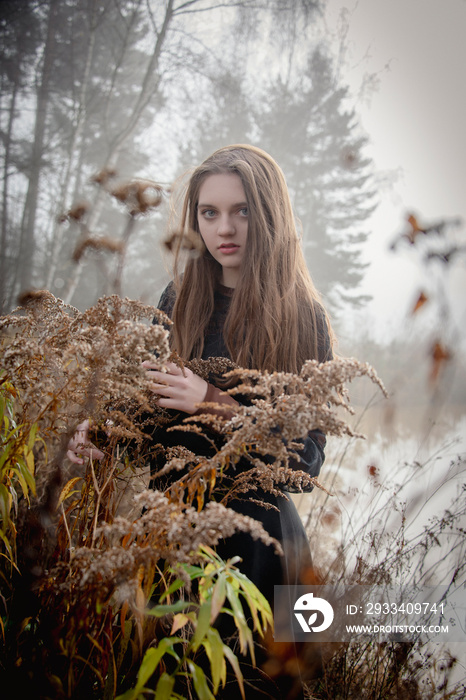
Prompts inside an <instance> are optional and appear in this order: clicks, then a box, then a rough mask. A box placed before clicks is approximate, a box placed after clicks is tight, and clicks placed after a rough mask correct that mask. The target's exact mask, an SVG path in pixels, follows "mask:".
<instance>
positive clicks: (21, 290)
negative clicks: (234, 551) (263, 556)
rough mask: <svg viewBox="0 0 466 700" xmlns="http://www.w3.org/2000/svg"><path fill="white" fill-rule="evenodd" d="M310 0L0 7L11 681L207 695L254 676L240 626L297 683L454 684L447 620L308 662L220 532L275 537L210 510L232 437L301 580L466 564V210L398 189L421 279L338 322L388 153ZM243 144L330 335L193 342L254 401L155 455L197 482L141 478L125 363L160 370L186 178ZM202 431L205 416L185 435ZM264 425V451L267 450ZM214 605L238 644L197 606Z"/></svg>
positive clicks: (335, 691) (439, 571) (3, 601)
mask: <svg viewBox="0 0 466 700" xmlns="http://www.w3.org/2000/svg"><path fill="white" fill-rule="evenodd" d="M324 7H325V0H282V1H280V0H231V1H229V0H226V1H224V2H220V1H218V0H102V1H101V2H95V1H94V0H61V1H60V0H4V1H3V2H2V3H1V7H0V31H1V43H0V104H1V110H0V134H1V143H2V162H1V168H2V170H1V178H0V179H1V183H2V193H1V206H0V211H1V253H0V266H1V267H0V304H1V314H2V316H1V318H0V334H1V335H0V343H1V366H0V442H1V453H0V587H1V588H0V592H1V595H0V614H1V617H0V645H1V648H2V651H1V654H0V656H1V661H0V679H1V682H2V686H5V687H6V683H7V681H8V682H9V683H10V685H11V687H12V692H14V696H15V697H16V696H17V695H18V694H20V693H21V692H23V693H24V694H28V693H29V694H30V695H31V694H32V693H35V694H34V695H31V696H34V697H38V698H44V699H45V698H60V699H61V698H81V697H83V698H84V697H86V698H97V699H101V698H102V699H103V698H105V699H111V698H117V699H119V700H128V699H129V698H149V697H153V696H155V697H156V698H158V699H162V698H177V697H198V698H201V699H204V698H212V697H215V696H216V695H217V693H220V692H221V689H222V688H223V686H224V685H225V682H226V679H227V678H228V679H229V680H231V677H233V678H234V681H235V682H236V683H237V684H238V695H239V696H241V695H242V696H243V697H246V698H247V688H246V691H245V686H244V679H243V670H242V669H243V665H242V662H241V659H242V657H245V656H247V655H248V654H249V655H250V656H252V658H254V643H253V638H254V637H255V636H260V637H261V639H262V642H263V644H264V646H265V648H266V649H267V650H268V653H269V666H268V668H269V669H272V673H273V674H275V676H274V677H277V678H281V677H285V676H286V677H288V676H289V677H290V678H291V679H292V680H293V682H295V683H297V682H299V683H301V682H304V684H305V689H306V697H308V698H315V699H316V700H317V699H324V698H328V699H330V698H374V699H375V698H420V699H423V698H432V699H434V698H435V699H437V698H438V699H439V700H440V698H458V699H459V698H461V697H464V692H465V685H464V683H465V677H466V673H465V664H464V652H462V651H461V649H462V648H463V646H464V645H462V644H461V643H460V644H459V645H458V644H457V645H456V646H455V642H453V643H452V644H450V645H448V644H446V645H439V644H437V645H432V644H429V643H428V642H426V640H425V639H423V638H422V637H420V636H419V637H415V638H413V639H412V640H411V641H410V642H409V643H408V642H406V641H402V642H400V641H399V640H397V639H391V640H390V641H389V642H386V641H383V640H382V641H380V640H379V641H378V640H371V641H367V640H365V641H361V639H360V638H359V639H358V638H357V637H355V638H354V639H352V640H351V641H350V642H347V643H346V642H345V643H341V644H336V645H335V644H334V645H328V647H326V648H324V649H323V651H322V654H323V657H322V658H323V661H322V667H323V673H322V675H321V676H320V677H319V678H318V679H317V680H316V679H315V678H314V677H313V672H312V670H313V667H314V664H315V658H314V654H315V650H314V649H313V645H312V644H304V645H303V646H302V648H300V652H299V655H298V657H297V660H295V666H294V667H293V664H292V663H291V662H290V658H291V652H290V649H289V647H288V646H287V645H286V644H282V645H281V646H279V645H277V644H275V645H272V644H271V636H270V635H271V629H272V626H273V618H272V612H271V610H270V607H269V606H268V604H267V601H266V600H265V599H264V597H263V596H261V594H260V592H259V591H258V590H257V589H256V588H255V587H254V586H253V584H252V583H251V582H250V581H248V579H246V578H245V577H244V576H243V575H242V574H241V571H240V569H239V568H238V567H237V566H236V564H237V563H238V562H235V561H229V562H224V561H222V560H220V559H219V558H218V557H217V556H216V553H215V545H216V544H217V542H218V540H219V538H221V537H227V536H228V535H229V534H230V533H232V532H235V531H238V530H240V531H244V532H249V533H250V534H251V536H252V537H256V538H262V539H263V541H267V533H266V532H265V531H264V530H263V529H262V528H261V527H260V526H259V525H258V523H257V522H254V521H253V522H249V521H248V520H247V519H244V520H239V521H238V518H237V516H236V515H235V514H234V513H233V511H231V509H229V508H228V500H229V498H230V497H231V493H233V492H235V490H236V491H237V490H238V489H239V490H241V488H242V482H241V478H240V477H239V476H238V478H237V479H236V480H232V481H229V480H228V479H227V478H225V476H224V469H225V468H226V467H228V466H231V465H233V466H234V465H235V464H236V463H237V461H238V459H239V455H241V456H245V458H246V459H249V460H250V470H249V472H248V479H250V480H251V481H252V482H254V483H255V482H257V483H258V484H260V485H261V486H262V487H265V488H269V489H272V490H273V489H277V488H281V487H285V488H286V486H288V487H290V491H292V492H294V493H293V495H288V496H287V497H289V498H292V499H293V500H294V501H295V503H296V505H297V506H298V508H299V512H300V514H301V516H302V519H303V522H304V523H305V526H306V530H307V533H308V535H309V539H310V542H311V548H312V550H313V557H314V562H315V565H314V567H313V570H312V571H310V572H309V582H310V583H313V584H324V583H325V584H335V585H336V584H337V583H338V582H341V581H344V582H345V584H347V585H348V586H349V585H354V584H358V585H365V586H368V587H371V586H381V585H396V584H399V585H401V583H403V584H405V585H409V586H412V587H413V588H415V587H419V586H431V587H433V588H435V587H436V586H443V587H445V589H446V590H447V593H446V595H447V597H448V595H451V596H452V598H453V599H455V594H456V593H457V591H459V590H460V589H461V587H462V586H464V584H465V562H466V556H465V554H466V552H465V538H464V532H465V527H466V521H465V515H466V506H465V499H464V489H465V484H464V481H465V479H464V476H465V461H464V450H465V446H464V434H465V433H464V427H465V418H464V406H465V394H464V386H465V379H466V369H465V365H464V360H463V359H462V357H461V352H460V349H461V347H462V346H463V345H464V329H462V328H461V327H460V326H459V325H458V324H457V322H456V320H455V315H454V313H453V311H452V300H451V296H450V287H449V279H450V275H451V271H452V269H453V267H454V266H456V265H461V260H462V259H461V256H462V254H463V253H464V250H465V246H464V244H463V242H462V240H463V238H464V224H463V222H461V221H460V220H459V219H455V218H451V219H445V218H443V219H442V218H439V219H438V220H437V221H422V220H421V219H420V217H418V216H414V215H413V214H410V213H409V212H407V214H406V221H405V228H404V229H403V230H399V231H397V230H396V222H394V236H393V244H392V253H393V255H394V256H403V255H406V254H407V253H408V252H409V254H411V255H414V256H417V257H416V260H417V265H418V267H419V270H420V272H421V276H422V278H423V279H425V288H423V289H420V290H419V297H418V298H417V299H415V300H414V302H413V300H410V299H407V300H406V315H407V328H406V329H404V332H403V334H401V333H400V335H399V336H398V337H390V338H387V340H386V342H384V343H383V342H381V341H380V340H376V339H374V338H373V337H370V336H368V335H367V333H366V332H365V331H361V333H354V334H349V333H348V325H347V322H348V319H349V318H351V316H352V315H353V314H355V313H356V312H357V313H361V312H362V313H363V312H364V309H365V305H366V304H367V302H368V297H367V293H365V292H363V291H362V281H363V279H364V276H365V274H366V271H367V268H368V266H369V265H370V261H368V260H367V257H366V256H365V253H364V251H365V247H364V246H365V244H366V242H367V241H368V240H369V238H370V237H371V236H373V235H376V232H374V231H372V230H371V215H372V214H373V212H374V211H375V210H376V208H377V206H378V204H379V199H380V187H381V185H380V183H381V181H382V182H383V174H380V173H378V172H377V170H376V167H375V164H374V163H373V162H372V160H371V158H370V156H369V155H368V149H367V144H368V137H367V134H365V132H364V130H363V129H362V127H361V124H360V122H359V119H358V114H357V111H356V109H355V106H354V102H353V100H352V95H351V92H350V90H349V87H348V86H347V85H345V83H344V81H342V79H341V72H340V66H339V57H338V56H336V55H335V51H334V46H333V47H331V46H330V42H329V40H328V37H327V36H326V34H325V31H324V29H323V24H322V13H323V10H324ZM339 40H340V42H341V44H342V46H343V44H344V41H345V37H344V33H343V32H342V35H341V37H340V38H339ZM342 55H343V51H342ZM368 89H370V88H369V87H368ZM233 143H250V144H254V145H257V146H260V147H261V148H263V149H265V150H266V151H267V152H268V153H270V154H271V155H272V157H273V158H274V159H275V160H276V161H277V162H278V163H279V164H280V166H281V167H282V169H283V171H284V174H285V177H286V181H287V183H288V186H289V189H290V193H291V197H292V201H293V207H294V211H295V215H296V220H297V226H298V230H299V233H300V235H301V240H302V246H303V251H304V254H305V258H306V262H307V265H308V267H309V270H310V272H311V275H312V278H313V280H314V282H315V284H316V287H317V288H318V289H319V291H320V292H321V295H322V299H323V301H324V303H325V305H326V307H327V308H328V309H329V312H330V315H331V318H332V323H333V325H334V328H335V330H336V335H337V338H339V343H338V345H337V353H338V354H337V356H336V358H335V360H333V361H332V362H330V363H325V366H322V367H320V366H316V365H315V364H306V365H305V367H303V370H302V371H301V373H300V374H298V375H287V376H283V377H282V376H278V375H277V376H274V375H267V374H265V375H263V376H258V375H253V374H251V373H248V372H247V371H245V370H240V369H239V368H237V367H235V366H233V365H229V364H228V363H227V364H225V363H222V362H220V361H219V362H215V361H209V362H207V363H205V364H202V362H200V364H199V363H198V364H197V365H196V364H195V361H193V362H194V365H193V370H195V371H196V372H198V373H200V374H201V376H205V377H209V376H211V375H212V374H222V373H224V372H232V373H233V374H235V373H236V377H237V379H238V381H239V382H241V384H240V387H241V389H242V391H243V392H246V393H249V395H250V397H251V405H250V406H248V407H245V408H244V411H243V412H240V414H239V415H238V416H237V423H236V426H239V427H236V429H235V430H234V431H233V432H232V431H231V426H230V425H229V424H228V421H227V420H225V421H223V423H222V421H221V420H220V419H218V421H219V423H218V425H217V424H216V429H217V430H221V431H222V430H223V431H224V432H225V434H227V435H228V436H229V439H228V440H226V442H225V445H224V446H223V447H222V449H221V450H219V451H218V453H217V455H216V457H215V459H212V460H205V459H203V458H202V457H201V456H199V455H186V454H185V453H184V452H183V451H182V449H178V450H177V449H176V448H169V452H167V455H166V457H167V467H166V468H167V470H170V469H171V470H178V471H180V473H183V474H184V473H185V472H184V471H183V470H187V471H188V472H189V473H190V478H187V477H186V478H184V477H183V478H180V479H179V481H178V482H177V488H176V489H172V490H168V491H167V492H158V491H153V490H151V489H150V490H149V489H148V488H147V487H148V482H149V475H148V468H147V460H148V453H149V449H150V448H149V446H148V443H147V440H146V436H145V431H146V430H147V428H148V426H152V428H153V426H157V425H160V424H163V425H165V424H166V422H167V420H168V419H167V416H166V414H164V412H163V411H160V410H157V407H156V406H155V405H154V403H153V402H152V403H151V400H150V395H149V392H148V390H147V385H146V384H145V382H146V381H147V380H145V378H144V376H143V373H142V370H141V367H140V363H141V362H142V361H143V360H147V359H148V358H149V357H152V356H153V353H154V349H155V350H156V351H157V358H158V361H159V362H160V366H161V367H162V366H163V363H164V362H165V363H166V362H167V361H168V360H169V359H170V349H169V346H168V334H167V331H166V329H165V328H164V327H163V325H161V324H153V323H151V321H152V319H153V318H154V316H155V317H157V316H158V312H157V310H156V308H155V307H156V305H157V302H158V300H159V297H160V294H161V292H162V290H163V289H164V288H165V286H166V283H167V281H168V280H169V279H170V264H171V250H172V247H173V241H174V240H175V239H176V237H177V235H178V232H177V231H176V229H175V228H174V226H173V223H172V222H173V210H174V208H175V207H176V205H177V204H178V202H177V201H176V196H177V193H178V191H179V190H180V189H181V188H182V185H183V183H184V181H185V180H186V177H187V176H188V175H189V172H190V170H191V169H192V168H193V167H194V166H195V165H197V164H198V163H200V162H201V161H202V160H203V159H204V158H205V157H206V156H208V155H209V154H210V153H212V152H213V151H214V150H215V149H216V148H219V147H221V146H224V145H227V144H233ZM327 365H328V366H327ZM310 387H312V389H311V388H310ZM232 394H233V395H234V390H232ZM258 396H260V401H259V398H258ZM277 396H285V397H286V399H287V401H286V402H285V406H286V410H285V409H284V408H283V405H284V404H283V403H282V404H280V403H279V402H278V401H277ZM261 402H262V403H261ZM264 405H265V406H266V408H265V409H264ZM148 414H150V416H151V417H150V419H148V418H147V415H148ZM298 415H299V421H298V419H297V416H298ZM83 420H90V424H91V427H92V435H93V440H94V441H95V443H96V444H98V445H100V446H105V454H106V457H105V459H104V461H103V462H102V464H97V463H93V462H92V460H91V461H90V463H89V464H88V465H87V468H86V469H85V470H83V469H79V468H77V467H76V465H72V464H70V463H69V462H68V461H67V460H66V446H67V444H68V441H69V440H70V438H71V437H72V436H73V434H74V431H75V430H76V427H77V426H78V425H79V424H80V423H81V422H82V421H83ZM303 422H304V423H305V424H306V425H310V424H312V425H313V426H315V427H317V428H319V429H321V430H322V431H323V432H325V433H326V435H327V437H328V448H327V457H326V462H325V467H324V469H323V471H322V474H321V475H320V477H319V479H318V480H311V481H309V479H308V480H306V478H305V477H299V478H297V477H296V475H294V476H293V475H291V474H290V470H289V469H288V467H289V460H290V459H292V457H293V442H292V440H290V444H289V445H287V446H285V445H284V444H283V443H282V442H280V441H277V440H276V439H275V438H274V429H275V427H276V425H277V424H280V425H282V426H283V428H282V429H283V431H284V434H286V435H288V434H289V436H290V438H291V437H293V439H297V438H298V437H303V435H304V433H303V428H302V424H303ZM257 424H260V425H261V431H257V430H256V428H255V426H256V425H257ZM208 427H209V420H208V419H207V418H205V417H204V419H203V420H202V417H201V419H199V420H198V421H191V422H189V421H188V422H187V427H186V430H193V431H196V430H200V431H202V430H205V429H206V428H208ZM287 431H288V432H287ZM271 445H273V450H274V462H273V465H272V467H271V466H270V464H268V463H267V460H265V461H264V460H263V459H261V457H262V458H265V456H268V455H269V454H270V449H271ZM253 448H254V449H253ZM258 455H259V458H258V457H257V456H258ZM243 478H244V475H243ZM264 485H265V486H264ZM311 487H312V489H313V490H312V493H309V490H310V488H311ZM299 492H301V493H299ZM141 513H142V515H141ZM271 546H273V543H272V545H271ZM225 606H227V607H229V609H230V610H231V611H232V612H231V615H232V618H233V620H234V625H235V628H236V630H237V634H238V640H239V641H238V648H237V650H236V652H235V653H233V651H232V649H231V647H230V646H229V645H228V644H225V642H224V640H223V639H221V637H220V635H219V634H218V631H217V629H216V626H215V621H216V619H217V617H218V615H219V614H220V613H221V611H224V609H225ZM243 606H246V607H248V610H249V612H250V614H251V620H252V621H250V623H249V625H248V623H247V620H246V617H245V613H244V609H243ZM463 607H464V605H463ZM461 615H462V617H461ZM458 625H459V626H460V627H462V630H463V633H464V629H465V622H464V609H463V611H462V612H461V609H460V611H459V613H458ZM455 639H456V638H455ZM464 641H466V638H465V639H464V640H463V642H464ZM458 648H459V651H458ZM461 654H463V658H462V659H461ZM205 659H207V661H206V660H205ZM303 679H304V681H303ZM180 684H181V685H180ZM180 687H181V688H182V689H181V690H180ZM293 688H294V686H292V690H290V694H289V696H288V697H289V700H292V698H293V692H294V691H293ZM5 697H6V696H5ZM12 697H13V695H12Z"/></svg>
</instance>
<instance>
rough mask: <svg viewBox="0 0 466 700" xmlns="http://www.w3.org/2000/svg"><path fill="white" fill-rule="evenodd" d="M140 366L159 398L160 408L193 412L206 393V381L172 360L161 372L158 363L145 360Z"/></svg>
mask: <svg viewBox="0 0 466 700" xmlns="http://www.w3.org/2000/svg"><path fill="white" fill-rule="evenodd" d="M142 366H143V367H144V368H145V369H146V370H147V372H146V375H147V379H149V380H150V382H151V384H150V388H151V390H152V391H153V392H154V394H158V395H159V396H161V397H162V398H160V399H159V400H158V401H157V403H158V405H159V406H161V407H162V408H173V409H175V411H184V412H185V413H195V412H196V411H197V409H198V407H199V404H200V403H202V402H203V401H204V398H205V395H206V393H207V387H208V384H207V382H206V381H205V380H204V379H202V378H201V377H199V375H197V374H194V372H192V371H191V370H190V369H188V368H187V367H184V368H183V369H182V368H181V367H178V365H175V364H174V362H169V363H168V364H167V370H168V371H167V372H161V371H160V370H158V369H157V368H158V367H159V365H157V364H155V363H153V362H149V361H147V360H146V361H145V362H143V363H142Z"/></svg>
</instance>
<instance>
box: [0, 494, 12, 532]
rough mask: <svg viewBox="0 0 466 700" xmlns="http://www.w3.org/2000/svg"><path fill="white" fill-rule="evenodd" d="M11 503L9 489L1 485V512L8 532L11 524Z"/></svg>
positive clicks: (4, 527) (4, 526)
mask: <svg viewBox="0 0 466 700" xmlns="http://www.w3.org/2000/svg"><path fill="white" fill-rule="evenodd" d="M10 502H11V501H10V494H9V493H8V489H7V488H6V486H5V485H4V484H0V511H1V517H2V522H3V529H4V530H6V528H7V526H8V523H9V522H10Z"/></svg>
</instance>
